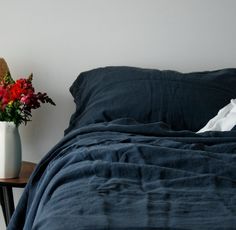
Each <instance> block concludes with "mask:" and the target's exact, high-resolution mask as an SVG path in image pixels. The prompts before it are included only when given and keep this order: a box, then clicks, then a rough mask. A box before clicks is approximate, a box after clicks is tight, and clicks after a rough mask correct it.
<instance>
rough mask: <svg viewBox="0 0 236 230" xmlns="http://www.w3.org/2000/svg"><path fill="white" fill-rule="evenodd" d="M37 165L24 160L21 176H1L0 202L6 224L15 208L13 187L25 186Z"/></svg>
mask: <svg viewBox="0 0 236 230" xmlns="http://www.w3.org/2000/svg"><path fill="white" fill-rule="evenodd" d="M35 166H36V164H35V163H32V162H28V161H22V166H21V172H20V175H19V177H17V178H8V179H3V178H0V203H1V206H2V212H3V216H4V219H5V223H6V226H7V225H8V224H9V222H10V219H11V216H12V214H13V212H14V210H15V205H14V197H13V190H12V188H13V187H15V188H24V187H25V185H26V184H27V182H28V179H29V177H30V175H31V174H32V172H33V170H34V168H35Z"/></svg>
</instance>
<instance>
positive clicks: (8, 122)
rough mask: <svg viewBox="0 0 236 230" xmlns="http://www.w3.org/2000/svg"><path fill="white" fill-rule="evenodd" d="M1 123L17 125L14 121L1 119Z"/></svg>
mask: <svg viewBox="0 0 236 230" xmlns="http://www.w3.org/2000/svg"><path fill="white" fill-rule="evenodd" d="M0 124H9V125H11V126H16V124H15V123H14V122H13V121H0Z"/></svg>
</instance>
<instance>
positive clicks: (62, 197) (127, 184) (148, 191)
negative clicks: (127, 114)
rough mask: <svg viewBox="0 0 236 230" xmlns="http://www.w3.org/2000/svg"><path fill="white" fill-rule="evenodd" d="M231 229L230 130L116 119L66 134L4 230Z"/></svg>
mask: <svg viewBox="0 0 236 230" xmlns="http://www.w3.org/2000/svg"><path fill="white" fill-rule="evenodd" d="M235 226H236V131H230V132H207V133H202V134H196V133H194V132H189V131H172V130H171V129H169V127H168V126H167V125H166V124H164V123H162V122H157V123H152V124H151V123H150V124H141V123H137V122H135V121H133V120H131V119H119V120H115V121H112V122H107V123H98V124H93V125H89V126H86V127H82V128H79V129H77V130H74V131H73V132H70V133H69V134H68V135H66V136H65V137H64V138H63V139H62V140H61V141H60V142H59V143H58V144H57V145H56V146H55V147H54V148H53V149H52V150H51V151H50V152H49V153H48V154H47V155H46V156H45V157H44V159H42V161H41V162H40V163H39V164H38V165H37V167H36V170H35V171H34V173H33V174H32V176H31V178H30V181H29V183H28V184H27V186H26V188H25V190H24V193H23V195H22V197H21V199H20V201H19V203H18V205H17V208H16V211H15V212H14V215H13V217H12V219H11V221H10V224H9V226H8V229H9V230H20V229H25V230H30V229H34V230H36V229H37V230H45V229H50V230H64V229H67V230H70V229H94V230H96V229H197V230H199V229H233V228H234V227H235Z"/></svg>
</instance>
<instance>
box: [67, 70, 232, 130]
mask: <svg viewBox="0 0 236 230" xmlns="http://www.w3.org/2000/svg"><path fill="white" fill-rule="evenodd" d="M70 91H71V94H72V95H73V97H74V101H75V103H76V111H75V113H74V114H73V115H72V117H71V120H70V125H69V128H68V129H67V130H66V131H65V132H66V133H67V132H69V131H70V130H71V129H74V128H78V127H82V126H84V125H88V124H92V123H98V122H109V121H112V120H115V119H118V118H132V119H135V120H136V121H138V122H141V123H152V122H158V121H162V122H165V123H167V124H168V125H169V126H170V127H171V128H172V129H173V130H191V131H194V132H195V131H197V130H199V129H200V128H201V127H203V126H204V125H205V124H206V123H207V121H208V120H209V119H210V118H212V117H214V116H215V115H216V114H217V112H218V110H219V109H220V108H222V107H223V106H225V105H226V104H227V103H228V102H229V100H230V99H231V98H236V69H223V70H216V71H205V72H193V73H180V72H177V71H171V70H164V71H161V70H155V69H142V68H135V67H105V68H98V69H94V70H90V71H87V72H83V73H81V74H80V75H79V77H78V78H77V79H76V80H75V82H74V83H73V84H72V86H71V88H70Z"/></svg>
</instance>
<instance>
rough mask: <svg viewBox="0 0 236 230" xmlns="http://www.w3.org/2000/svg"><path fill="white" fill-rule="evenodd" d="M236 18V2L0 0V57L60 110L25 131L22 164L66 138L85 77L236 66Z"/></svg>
mask: <svg viewBox="0 0 236 230" xmlns="http://www.w3.org/2000/svg"><path fill="white" fill-rule="evenodd" d="M235 12H236V1H235V0H38V1H36V0H35V1H32V0H21V1H18V0H15V1H14V0H8V1H4V0H0V31H1V32H0V56H3V57H5V59H6V60H7V62H8V64H9V67H10V69H11V72H12V75H13V76H14V77H15V78H17V77H19V76H24V75H27V74H29V73H30V72H33V73H34V76H35V77H34V84H35V88H36V89H37V90H41V91H46V92H48V94H49V95H50V96H51V97H52V98H53V99H54V100H55V102H56V103H57V106H56V107H52V106H47V105H46V106H44V107H42V108H41V109H39V110H37V111H35V112H34V114H33V121H32V122H31V123H29V124H28V125H27V126H26V127H24V126H21V127H20V132H21V137H22V144H23V159H24V160H29V161H34V162H38V161H39V160H40V159H41V158H42V157H43V156H44V155H45V153H47V152H48V150H49V149H50V148H51V147H52V146H53V145H54V144H55V143H56V142H58V141H59V140H60V139H61V137H62V136H63V131H64V129H65V128H66V127H67V125H68V120H69V117H70V115H71V113H72V112H73V111H74V104H73V100H72V97H71V96H70V94H69V91H68V88H69V86H70V85H71V84H72V82H73V81H74V79H75V78H76V76H77V75H78V74H79V73H80V72H82V71H85V70H88V69H90V68H95V67H99V66H107V65H132V66H140V67H153V68H160V69H175V70H179V71H185V72H186V71H195V70H196V71H199V70H210V69H219V68H225V67H235V66H236V30H235V22H236V13H235ZM20 193H21V190H17V192H15V197H16V200H18V197H19V195H20ZM0 218H1V217H0ZM0 221H1V220H0ZM0 228H1V226H0ZM1 229H3V227H2V228H1Z"/></svg>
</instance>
